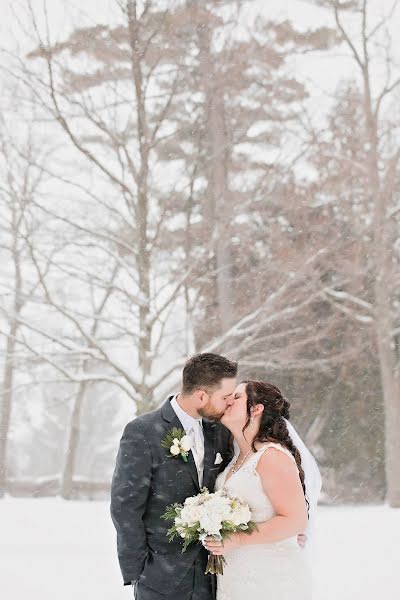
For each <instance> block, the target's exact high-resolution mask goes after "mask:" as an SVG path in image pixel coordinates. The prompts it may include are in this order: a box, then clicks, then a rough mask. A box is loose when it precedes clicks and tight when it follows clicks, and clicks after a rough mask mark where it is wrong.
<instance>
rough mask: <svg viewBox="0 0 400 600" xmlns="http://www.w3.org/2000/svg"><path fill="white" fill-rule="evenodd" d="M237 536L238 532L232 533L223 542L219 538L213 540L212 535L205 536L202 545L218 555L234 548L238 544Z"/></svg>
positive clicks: (238, 538)
mask: <svg viewBox="0 0 400 600" xmlns="http://www.w3.org/2000/svg"><path fill="white" fill-rule="evenodd" d="M239 536H240V534H239V533H232V534H231V535H230V536H229V538H227V539H226V540H224V541H223V542H222V541H220V540H215V539H214V538H212V537H207V538H206V539H205V542H204V547H205V548H206V549H207V550H208V551H209V552H211V553H212V554H215V555H216V556H220V555H221V554H225V552H229V551H230V550H234V549H235V548H238V547H239V546H240V537H239Z"/></svg>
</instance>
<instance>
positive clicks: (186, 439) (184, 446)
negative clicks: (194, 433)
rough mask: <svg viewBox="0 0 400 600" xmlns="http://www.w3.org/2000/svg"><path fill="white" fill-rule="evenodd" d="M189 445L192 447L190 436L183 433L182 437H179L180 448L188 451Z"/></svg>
mask: <svg viewBox="0 0 400 600" xmlns="http://www.w3.org/2000/svg"><path fill="white" fill-rule="evenodd" d="M191 447H192V442H191V440H190V437H189V436H188V435H184V436H183V438H182V439H181V448H182V450H184V451H185V452H189V450H190V449H191Z"/></svg>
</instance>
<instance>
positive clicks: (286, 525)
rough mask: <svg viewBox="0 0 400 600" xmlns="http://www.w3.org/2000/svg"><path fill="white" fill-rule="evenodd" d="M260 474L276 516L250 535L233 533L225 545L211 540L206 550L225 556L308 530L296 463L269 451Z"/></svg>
mask: <svg viewBox="0 0 400 600" xmlns="http://www.w3.org/2000/svg"><path fill="white" fill-rule="evenodd" d="M257 471H258V473H259V475H260V479H261V482H262V486H263V489H264V491H265V493H266V495H267V496H268V498H269V499H270V501H271V502H272V505H273V507H274V509H275V512H276V516H274V517H272V518H271V519H269V520H268V521H264V522H263V523H258V524H257V530H256V531H254V532H253V533H251V534H246V533H235V534H233V535H232V536H231V537H230V538H229V540H225V542H224V544H222V543H221V542H215V541H212V540H211V539H210V538H208V539H207V544H206V547H207V549H208V550H210V551H212V552H213V553H214V554H223V553H224V551H225V552H226V551H228V550H231V549H233V548H237V547H238V546H246V545H249V544H270V543H273V542H279V541H281V540H284V539H287V538H290V537H294V536H297V535H298V534H299V533H303V532H304V531H305V529H306V527H307V507H306V503H305V499H304V493H303V488H302V486H301V482H300V477H299V472H298V470H297V466H296V465H295V463H294V462H293V461H292V460H291V459H290V457H289V456H287V455H286V454H284V453H283V452H281V451H280V450H276V449H274V448H268V450H266V451H265V452H264V454H263V456H262V457H261V458H260V460H259V463H258V466H257Z"/></svg>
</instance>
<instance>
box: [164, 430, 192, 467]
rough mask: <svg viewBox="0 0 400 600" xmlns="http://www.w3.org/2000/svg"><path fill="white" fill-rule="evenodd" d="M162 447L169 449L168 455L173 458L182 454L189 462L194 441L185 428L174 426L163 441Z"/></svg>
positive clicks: (185, 460)
mask: <svg viewBox="0 0 400 600" xmlns="http://www.w3.org/2000/svg"><path fill="white" fill-rule="evenodd" d="M161 447H162V448H165V449H166V450H169V452H170V454H169V455H168V456H170V457H173V458H177V457H178V456H180V457H181V458H182V459H183V460H184V462H187V460H188V456H189V450H190V449H191V447H192V443H191V440H190V437H189V436H188V435H186V433H185V431H184V430H183V429H179V428H178V427H173V428H172V429H171V431H168V434H167V435H166V437H165V438H164V439H163V441H162V442H161Z"/></svg>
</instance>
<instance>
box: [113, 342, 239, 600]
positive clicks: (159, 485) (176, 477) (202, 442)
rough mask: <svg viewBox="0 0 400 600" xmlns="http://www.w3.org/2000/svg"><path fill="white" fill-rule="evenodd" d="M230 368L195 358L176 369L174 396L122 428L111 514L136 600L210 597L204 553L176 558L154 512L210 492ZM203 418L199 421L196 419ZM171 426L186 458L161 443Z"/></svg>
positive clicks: (222, 455)
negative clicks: (179, 376)
mask: <svg viewBox="0 0 400 600" xmlns="http://www.w3.org/2000/svg"><path fill="white" fill-rule="evenodd" d="M236 374H237V363H235V362H232V361H230V360H228V359H227V358H225V357H223V356H220V355H218V354H211V353H204V354H197V355H195V356H193V357H192V358H190V359H189V360H188V361H187V363H186V364H185V367H184V369H183V381H182V391H181V393H180V394H178V395H177V396H171V397H170V398H168V399H167V401H166V402H165V404H164V405H163V406H162V407H161V408H159V409H157V410H155V411H153V412H151V413H148V414H146V415H142V416H140V417H137V418H136V419H134V420H133V421H131V422H130V423H128V425H127V426H126V428H125V431H124V433H123V436H122V439H121V443H120V448H119V452H118V456H117V464H116V467H115V472H114V477H113V482H112V490H111V516H112V519H113V522H114V525H115V528H116V530H117V546H118V558H119V563H120V567H121V571H122V576H123V580H124V584H125V585H130V584H132V585H134V588H135V598H136V600H157V599H159V600H212V598H213V590H212V582H214V579H213V578H211V577H210V576H209V575H205V574H204V572H205V569H206V564H207V551H206V550H205V549H204V548H203V547H202V546H201V545H199V544H198V545H194V544H193V545H191V546H189V548H188V550H187V551H186V552H185V553H184V554H182V544H181V541H180V540H179V539H175V540H174V541H173V542H170V543H169V542H168V538H167V530H168V528H169V527H170V526H171V523H168V522H166V521H164V520H163V519H162V518H161V515H162V514H163V513H164V511H165V508H166V507H167V505H169V504H173V503H183V502H184V501H185V499H186V498H187V497H188V496H194V495H196V494H198V493H199V491H200V488H201V487H202V486H205V487H207V488H208V489H209V490H210V491H213V489H214V485H215V480H216V478H217V475H218V473H220V471H222V470H223V469H224V468H225V466H226V465H227V464H228V463H229V461H230V460H231V457H232V453H231V451H230V449H229V432H228V430H227V429H225V428H224V427H223V426H222V425H221V424H219V423H218V421H219V419H220V417H221V416H222V414H223V413H224V411H225V409H226V406H227V403H229V402H230V401H232V397H233V392H234V389H235V383H236ZM202 417H204V419H203V418H202ZM173 427H176V428H178V429H180V430H181V432H182V434H183V433H184V432H186V434H187V435H188V436H189V437H190V439H191V450H190V451H189V455H188V461H187V462H185V461H184V460H183V458H182V457H181V456H180V455H178V456H169V455H168V454H169V453H168V450H165V449H164V448H163V447H162V445H161V444H162V442H163V440H164V439H165V437H166V436H167V435H168V433H169V432H170V431H171V429H172V428H173Z"/></svg>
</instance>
